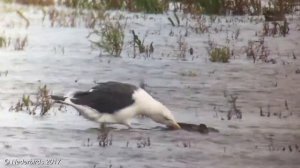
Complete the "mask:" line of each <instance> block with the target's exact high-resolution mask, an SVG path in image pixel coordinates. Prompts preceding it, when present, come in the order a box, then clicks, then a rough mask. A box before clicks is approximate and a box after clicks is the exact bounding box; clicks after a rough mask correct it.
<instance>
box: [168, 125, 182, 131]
mask: <svg viewBox="0 0 300 168" xmlns="http://www.w3.org/2000/svg"><path fill="white" fill-rule="evenodd" d="M168 127H169V128H171V129H174V130H177V129H181V127H180V125H179V124H178V123H174V124H172V125H169V126H168Z"/></svg>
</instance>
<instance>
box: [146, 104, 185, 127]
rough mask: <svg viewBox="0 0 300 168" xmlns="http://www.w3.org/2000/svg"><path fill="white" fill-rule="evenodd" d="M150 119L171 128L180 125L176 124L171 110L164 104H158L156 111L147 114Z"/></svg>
mask: <svg viewBox="0 0 300 168" xmlns="http://www.w3.org/2000/svg"><path fill="white" fill-rule="evenodd" d="M148 117H150V118H151V119H152V120H154V121H156V122H158V123H161V124H164V125H166V126H168V127H169V128H172V129H180V128H181V127H180V126H179V125H178V123H177V121H176V119H175V117H174V115H173V114H172V112H171V111H170V110H169V109H168V108H167V107H165V106H164V105H162V104H161V105H160V106H159V108H157V110H156V111H153V112H152V113H151V114H150V115H148Z"/></svg>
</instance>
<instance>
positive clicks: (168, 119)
mask: <svg viewBox="0 0 300 168" xmlns="http://www.w3.org/2000/svg"><path fill="white" fill-rule="evenodd" d="M163 117H164V119H165V120H167V121H171V119H170V118H168V117H166V116H163Z"/></svg>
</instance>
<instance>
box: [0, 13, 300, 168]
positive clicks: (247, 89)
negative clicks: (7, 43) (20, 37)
mask: <svg viewBox="0 0 300 168" xmlns="http://www.w3.org/2000/svg"><path fill="white" fill-rule="evenodd" d="M28 15H29V16H30V12H29V14H28ZM33 16H36V15H33ZM33 16H32V18H35V17H33ZM1 17H3V16H1ZM9 17H15V16H9ZM153 18H154V19H149V20H150V21H149V20H148V21H147V20H146V21H143V20H142V21H141V20H137V21H136V22H140V23H139V24H137V23H133V24H129V27H128V30H127V31H128V32H129V31H130V29H131V28H134V29H135V30H136V31H137V32H138V31H140V32H143V31H145V28H146V27H147V26H144V25H146V24H148V22H151V23H152V21H154V23H157V22H158V23H160V24H162V26H163V27H166V29H162V30H161V34H160V35H159V36H158V37H159V38H161V40H159V41H160V42H157V43H158V44H157V45H156V43H154V44H155V45H154V46H155V50H156V55H155V57H153V58H146V59H145V58H144V57H137V58H132V57H129V56H128V57H127V56H123V57H122V58H113V57H100V56H99V51H95V50H93V49H91V48H90V43H89V41H88V40H87V39H86V35H87V34H88V33H89V31H90V30H88V29H86V28H83V27H75V28H61V27H48V26H47V22H46V23H44V25H43V24H41V23H40V21H39V20H38V19H36V20H34V19H33V21H32V25H31V26H30V27H29V28H28V29H25V28H23V27H20V28H18V27H17V28H15V31H16V32H21V31H25V32H26V33H27V35H28V40H29V44H28V47H27V48H26V50H24V51H12V50H10V49H7V50H6V49H1V51H0V58H1V59H0V72H1V76H0V84H1V87H0V137H1V138H0V165H1V166H0V167H34V166H32V165H8V163H10V164H12V162H13V161H14V160H16V159H24V160H41V161H44V164H43V165H41V164H40V165H36V166H35V167H49V168H50V167H51V168H52V167H59V168H60V167H70V168H71V167H72V168H74V167H75V168H82V167H86V168H89V167H90V168H102V167H108V168H109V167H116V168H119V167H123V168H127V167H133V168H141V167H144V168H157V167H159V168H161V167H165V168H174V167H175V168H182V167H212V168H215V167H218V168H219V167H224V168H227V167H233V168H234V167H251V168H252V167H255V168H257V167H258V168H259V167H262V168H266V167H268V168H297V167H299V165H300V161H299V156H300V149H299V146H300V132H299V130H300V124H299V118H300V97H299V95H300V87H299V86H300V75H299V73H296V71H297V69H299V66H300V56H298V55H299V54H300V50H299V47H298V46H299V44H298V42H297V41H298V39H299V38H300V34H299V31H297V30H296V28H295V27H296V25H295V22H292V23H291V30H290V34H289V35H287V36H286V37H285V38H282V37H276V38H273V37H269V38H266V41H267V42H268V44H269V47H270V50H271V51H273V52H272V56H274V58H275V59H277V60H278V61H277V63H276V64H266V63H262V62H258V63H255V64H254V63H253V62H252V61H251V60H248V59H246V58H245V57H243V56H240V57H236V58H233V59H231V60H230V62H229V63H226V64H222V63H211V62H210V61H209V60H208V59H207V55H206V54H205V53H206V50H205V45H206V43H207V41H206V40H205V39H206V38H207V35H201V36H196V35H195V36H193V34H192V35H190V36H189V38H188V39H187V41H188V42H190V43H192V44H197V45H194V46H193V47H194V50H195V52H197V53H198V58H194V59H192V58H191V57H188V58H187V59H186V60H182V59H177V58H176V57H175V58H173V57H171V58H168V57H165V56H162V54H161V53H162V52H163V51H166V52H170V51H173V50H171V49H170V48H168V45H171V42H174V44H175V43H176V39H174V38H170V37H169V35H168V34H169V31H170V30H171V29H174V31H175V28H172V27H171V26H170V25H169V23H168V20H167V19H166V18H164V16H162V15H158V16H153ZM240 24H241V25H240V28H241V38H240V39H239V41H238V44H243V43H247V41H248V38H249V37H250V35H251V36H252V35H253V34H254V33H255V31H257V30H260V29H261V26H262V23H258V24H256V25H252V24H250V23H249V24H248V23H240ZM156 25H159V24H152V28H154V29H155V30H156ZM293 25H294V27H293ZM160 27H161V26H160ZM7 29H8V28H7ZM178 29H179V28H178ZM20 30H21V31H20ZM6 31H8V30H6ZM178 31H179V30H178ZM244 32H245V33H244ZM249 32H250V33H249ZM175 33H176V31H175ZM251 33H252V34H251ZM211 36H212V37H213V38H216V39H217V37H218V36H219V34H212V35H211ZM223 36H224V34H222V36H220V37H223ZM58 37H59V40H57V39H58ZM158 37H153V39H155V38H158ZM41 39H43V40H41ZM151 40H152V39H151ZM217 40H218V39H217ZM198 44H199V45H198ZM174 46H175V45H174ZM174 46H172V47H174ZM172 47H171V48H172ZM62 48H63V49H62ZM130 49H131V48H130V47H128V46H125V49H124V50H125V51H124V52H125V53H127V52H129V51H130ZM292 52H294V53H295V54H296V56H297V58H296V59H294V58H293V57H292V56H288V55H289V54H287V53H292ZM278 53H279V54H278ZM125 55H126V54H125ZM170 55H173V54H170ZM174 55H175V54H174ZM6 71H7V72H8V73H7V74H6V73H5V72H6ZM5 74H6V75H5ZM108 80H116V81H122V82H129V83H132V84H136V85H138V84H139V83H140V81H141V80H144V81H145V89H146V90H147V91H148V92H149V93H150V94H152V95H153V96H154V97H155V98H157V99H158V100H160V101H161V102H163V103H164V104H166V105H167V106H168V107H169V108H170V109H171V110H172V111H173V112H174V115H175V116H176V118H177V120H178V121H179V122H181V123H185V124H187V125H185V126H184V127H185V128H184V129H183V130H176V131H170V130H166V129H164V127H163V126H161V125H158V124H156V123H154V122H152V121H150V120H149V119H146V118H136V119H135V120H134V122H133V129H130V130H128V129H126V128H124V127H122V126H118V125H112V126H111V127H113V128H114V129H112V130H110V131H108V132H99V130H98V128H99V125H98V124H96V123H93V122H90V121H87V120H85V119H84V118H82V117H81V116H78V113H77V112H76V111H74V109H72V108H69V107H67V108H66V109H65V111H64V112H62V111H58V110H57V108H58V107H56V106H54V107H53V108H52V109H51V110H50V111H49V113H48V114H47V115H45V116H43V117H40V116H32V115H28V114H26V113H25V112H18V113H15V112H9V111H8V109H9V107H10V106H11V105H13V104H14V103H16V100H18V99H19V98H20V97H22V95H23V94H33V93H35V91H36V88H37V87H38V86H39V85H42V84H47V86H48V87H49V88H51V91H52V92H53V94H58V95H62V94H64V93H66V92H68V91H69V90H74V89H79V90H87V89H89V88H90V87H92V86H93V85H94V84H95V83H96V82H103V81H108ZM232 96H236V97H237V100H236V101H235V106H233V103H232ZM233 107H235V108H237V109H239V110H240V111H241V114H242V117H239V118H237V115H236V113H231V114H230V115H232V116H231V117H230V120H229V119H228V112H229V111H230V110H232V109H234V108H233ZM201 123H203V124H205V125H206V126H207V127H211V128H215V129H217V130H218V132H215V131H212V132H209V133H208V134H201V133H199V132H196V131H187V130H189V129H190V127H192V130H193V129H194V126H199V124H201ZM188 124H193V125H188ZM47 160H52V161H53V162H50V163H49V165H46V164H45V162H46V163H47ZM55 161H60V162H59V164H58V163H57V162H55Z"/></svg>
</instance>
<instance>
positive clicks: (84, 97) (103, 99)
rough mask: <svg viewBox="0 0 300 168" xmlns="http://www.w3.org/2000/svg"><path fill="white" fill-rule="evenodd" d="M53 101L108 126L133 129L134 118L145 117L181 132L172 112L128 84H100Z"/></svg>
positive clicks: (139, 89)
mask: <svg viewBox="0 0 300 168" xmlns="http://www.w3.org/2000/svg"><path fill="white" fill-rule="evenodd" d="M51 98H52V99H53V100H56V101H57V102H59V103H64V104H67V105H70V106H72V107H74V108H75V109H76V110H77V111H78V112H79V113H80V114H82V115H83V116H84V117H85V118H87V119H89V120H92V121H95V122H98V123H101V124H105V123H117V124H123V125H126V126H127V127H128V128H131V119H132V118H133V117H135V116H137V115H144V116H147V117H149V118H151V119H152V120H154V121H156V122H158V123H161V124H164V125H166V126H168V127H170V128H173V129H180V126H179V125H178V123H177V121H176V120H175V117H174V116H173V114H172V112H171V111H170V110H169V109H168V108H167V107H166V106H164V105H163V104H162V103H161V102H159V101H158V100H156V99H154V98H153V97H152V96H151V95H150V94H148V93H147V92H146V91H145V90H144V89H142V88H140V87H136V86H134V85H131V84H127V83H120V82H111V81H110V82H105V83H98V84H97V85H96V86H94V87H93V88H91V89H90V90H89V91H83V92H82V91H77V92H74V93H73V94H71V95H69V96H65V97H60V96H54V95H52V96H51Z"/></svg>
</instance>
